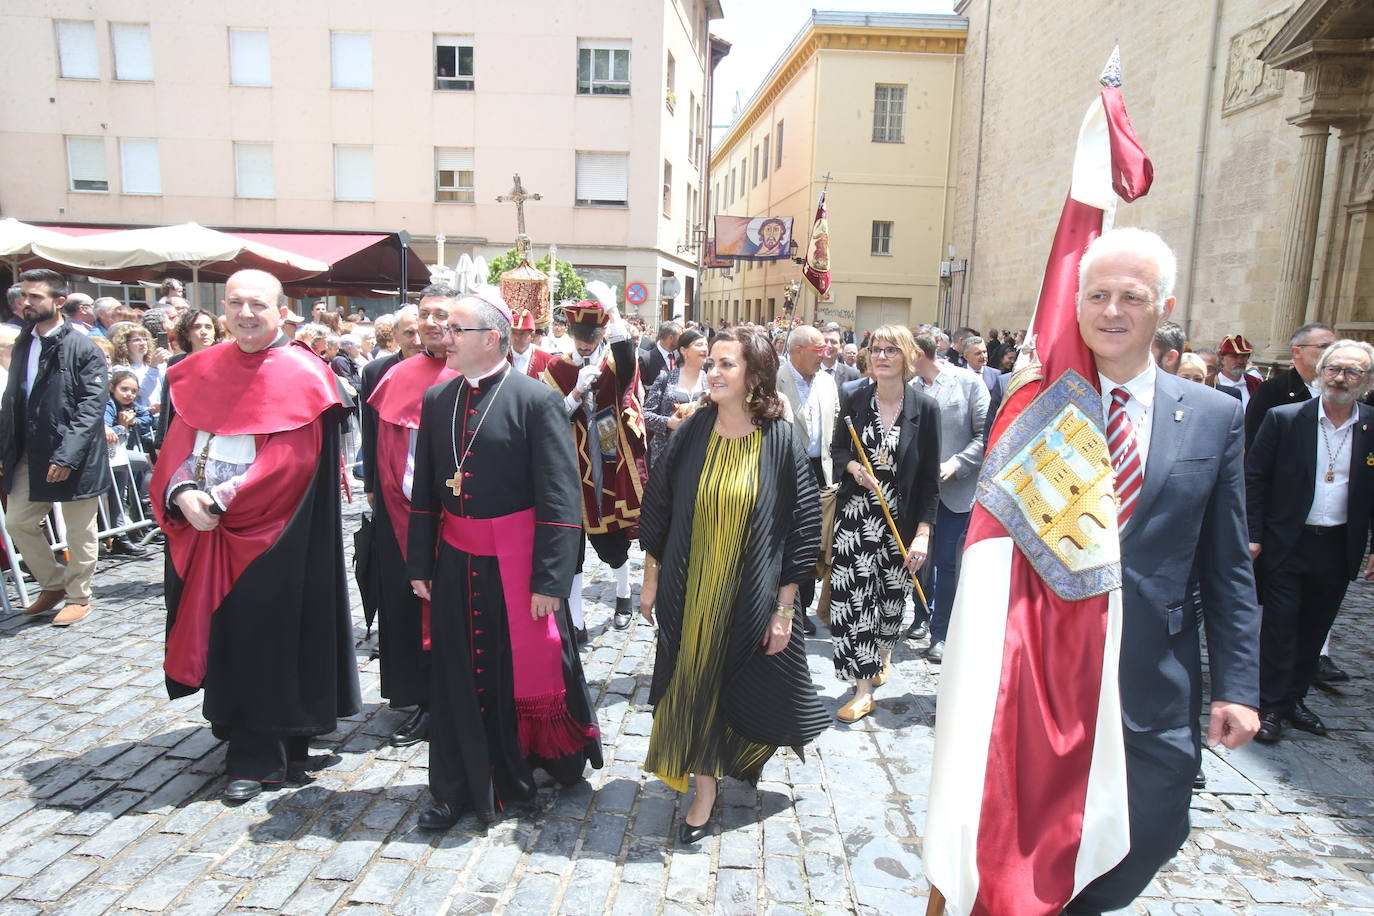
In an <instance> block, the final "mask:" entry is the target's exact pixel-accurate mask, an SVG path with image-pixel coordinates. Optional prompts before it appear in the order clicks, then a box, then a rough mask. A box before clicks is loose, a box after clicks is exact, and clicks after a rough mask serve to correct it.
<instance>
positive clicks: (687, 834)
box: [677, 817, 712, 846]
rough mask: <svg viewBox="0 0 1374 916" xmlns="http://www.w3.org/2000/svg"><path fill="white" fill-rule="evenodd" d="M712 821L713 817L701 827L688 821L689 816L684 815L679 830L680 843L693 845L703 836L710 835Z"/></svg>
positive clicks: (681, 844) (678, 839) (678, 838)
mask: <svg viewBox="0 0 1374 916" xmlns="http://www.w3.org/2000/svg"><path fill="white" fill-rule="evenodd" d="M711 821H712V818H707V819H706V823H704V824H702V825H701V826H700V827H693V826H692V825H691V824H689V823H687V818H685V817H684V818H683V819H682V827H681V829H679V830H678V832H677V841H678V845H680V846H691V845H692V844H693V843H698V842H700V841H701V839H702V838H703V837H707V836H710V835H711Z"/></svg>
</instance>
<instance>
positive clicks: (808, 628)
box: [802, 614, 816, 636]
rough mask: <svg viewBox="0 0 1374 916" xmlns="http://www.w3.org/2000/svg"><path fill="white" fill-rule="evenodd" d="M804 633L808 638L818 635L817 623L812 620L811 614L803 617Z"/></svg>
mask: <svg viewBox="0 0 1374 916" xmlns="http://www.w3.org/2000/svg"><path fill="white" fill-rule="evenodd" d="M802 632H803V633H804V634H806V635H807V636H815V635H816V622H815V621H814V620H812V619H811V615H810V614H803V615H802Z"/></svg>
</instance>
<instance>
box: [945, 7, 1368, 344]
mask: <svg viewBox="0 0 1374 916" xmlns="http://www.w3.org/2000/svg"><path fill="white" fill-rule="evenodd" d="M956 12H957V13H958V14H960V15H962V16H965V17H967V19H968V21H969V32H968V44H967V50H966V58H965V67H964V74H965V79H964V83H963V87H962V97H961V102H962V109H963V112H964V117H963V118H962V120H961V130H962V136H961V137H960V150H961V156H960V171H959V176H958V179H957V187H958V196H957V199H956V215H955V227H954V248H955V251H954V253H953V256H952V260H951V265H952V267H953V268H954V270H953V271H952V277H951V281H950V284H949V290H950V297H949V304H948V311H947V318H946V320H947V321H948V322H949V324H951V325H958V324H971V325H973V326H975V327H978V328H984V329H986V328H988V327H997V328H1005V327H1012V328H1021V327H1025V326H1026V325H1027V323H1028V322H1029V319H1030V314H1031V311H1032V310H1033V308H1034V304H1035V296H1036V293H1037V290H1038V288H1039V283H1040V279H1041V276H1042V274H1043V271H1044V266H1045V258H1046V255H1047V253H1048V251H1049V245H1050V240H1051V238H1052V236H1053V233H1054V228H1055V223H1056V221H1057V218H1058V215H1059V211H1060V208H1061V206H1062V205H1063V201H1064V195H1065V193H1066V192H1067V189H1068V184H1069V176H1070V170H1071V166H1072V156H1073V145H1074V142H1075V139H1076V137H1077V130H1078V125H1079V122H1080V120H1081V119H1082V116H1083V112H1084V110H1085V109H1086V107H1087V104H1088V102H1089V101H1091V99H1092V97H1093V94H1094V93H1095V91H1096V88H1097V83H1096V79H1097V75H1098V74H1099V72H1100V71H1101V69H1102V66H1103V64H1104V63H1105V62H1106V60H1107V58H1108V56H1109V55H1110V53H1111V50H1112V47H1113V45H1116V44H1119V45H1120V47H1121V57H1122V66H1123V71H1124V78H1125V80H1124V85H1123V91H1124V93H1125V98H1126V104H1127V108H1128V110H1129V112H1130V116H1131V120H1132V123H1133V125H1134V127H1135V130H1136V133H1137V135H1138V137H1139V138H1140V141H1141V143H1142V145H1143V146H1144V148H1145V150H1146V152H1147V153H1148V154H1149V155H1150V158H1151V159H1152V161H1153V162H1154V167H1155V182H1154V187H1153V189H1152V190H1151V191H1150V194H1149V195H1148V196H1146V197H1145V198H1142V199H1141V200H1139V201H1137V202H1136V203H1134V204H1129V205H1127V204H1122V205H1121V206H1120V207H1119V208H1118V210H1117V219H1116V221H1117V225H1136V226H1142V227H1145V228H1150V229H1153V230H1155V231H1157V232H1159V233H1160V234H1161V235H1162V236H1164V238H1165V239H1166V240H1167V241H1168V242H1169V243H1170V244H1171V245H1172V246H1173V248H1174V250H1175V252H1176V253H1177V254H1178V257H1179V276H1178V283H1177V287H1176V294H1177V296H1178V299H1179V304H1178V307H1177V308H1176V310H1175V313H1174V317H1175V319H1176V320H1178V321H1179V322H1180V323H1181V324H1182V325H1183V326H1184V328H1185V330H1186V331H1187V332H1188V335H1189V338H1190V340H1191V341H1192V343H1193V346H1195V347H1198V346H1215V345H1216V343H1217V342H1218V341H1219V340H1220V339H1221V337H1223V336H1224V335H1226V334H1232V333H1236V332H1240V333H1243V334H1245V336H1246V337H1248V338H1250V340H1251V341H1252V342H1253V343H1254V344H1255V348H1256V356H1257V357H1258V358H1261V359H1283V358H1286V357H1287V354H1288V336H1289V334H1290V333H1291V332H1292V330H1293V329H1294V328H1296V327H1297V326H1299V325H1301V324H1303V323H1304V322H1306V321H1325V322H1327V323H1329V324H1331V325H1333V326H1334V327H1335V328H1336V330H1337V333H1338V335H1339V336H1351V337H1357V338H1361V339H1366V340H1371V341H1374V3H1371V2H1369V0H1296V2H1289V3H1275V2H1273V0H1158V2H1155V3H1150V4H1125V3H1118V2H1107V0H1085V2H1082V3H1074V4H1063V3H1050V2H1048V0H1018V2H1012V0H961V2H960V3H959V4H958V5H957V6H956ZM960 268H962V270H960Z"/></svg>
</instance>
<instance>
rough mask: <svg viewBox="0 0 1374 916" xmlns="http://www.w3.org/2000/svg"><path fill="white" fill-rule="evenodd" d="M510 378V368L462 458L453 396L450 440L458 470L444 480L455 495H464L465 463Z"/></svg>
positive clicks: (489, 403)
mask: <svg viewBox="0 0 1374 916" xmlns="http://www.w3.org/2000/svg"><path fill="white" fill-rule="evenodd" d="M508 378H510V371H509V370H507V372H506V374H505V375H503V376H501V381H499V382H497V383H496V390H495V391H493V392H492V393H491V400H489V401H487V409H486V410H484V411H482V415H481V416H480V417H478V418H477V426H476V428H475V429H473V431H472V442H469V443H468V447H467V448H466V449H464V450H463V457H462V458H459V457H458V398H457V396H456V395H455V397H454V398H453V425H452V427H451V430H452V433H451V437H450V441H451V442H452V443H453V463H454V464H455V465H456V466H457V470H455V471H454V472H453V476H452V477H450V478H449V479H448V480H445V481H444V485H445V486H447V487H448V488H449V489H450V490H452V491H453V495H454V496H462V495H463V464H464V463H465V462H466V461H467V460H468V456H469V455H471V454H472V446H473V444H474V443H476V441H477V434H478V433H480V432H481V431H482V424H483V423H485V422H487V415H488V414H490V413H491V408H492V405H494V404H495V403H496V396H497V395H498V394H500V393H501V386H502V385H504V384H506V379H508ZM463 384H464V385H467V386H468V388H469V389H471V388H473V387H475V386H474V385H473V384H472V383H471V382H469V381H468V380H467V379H463Z"/></svg>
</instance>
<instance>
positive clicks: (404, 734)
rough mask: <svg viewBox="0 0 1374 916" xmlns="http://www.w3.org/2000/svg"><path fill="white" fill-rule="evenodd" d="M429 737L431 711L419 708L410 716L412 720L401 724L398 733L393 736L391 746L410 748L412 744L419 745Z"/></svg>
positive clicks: (409, 719)
mask: <svg viewBox="0 0 1374 916" xmlns="http://www.w3.org/2000/svg"><path fill="white" fill-rule="evenodd" d="M428 737H429V710H428V709H425V708H424V707H423V706H417V707H416V708H415V711H414V712H413V713H411V714H410V718H408V719H406V720H405V721H404V722H402V723H401V727H400V728H398V729H396V733H395V734H394V735H392V736H391V739H390V742H389V743H390V744H391V746H392V747H410V746H411V745H412V744H419V743H420V742H421V741H424V740H425V739H426V738H428Z"/></svg>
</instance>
